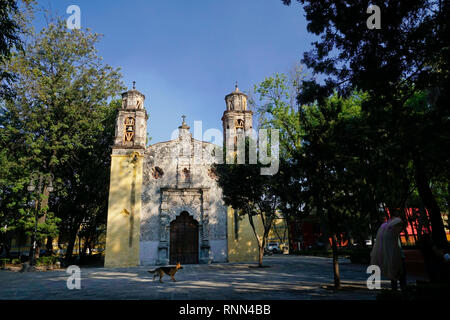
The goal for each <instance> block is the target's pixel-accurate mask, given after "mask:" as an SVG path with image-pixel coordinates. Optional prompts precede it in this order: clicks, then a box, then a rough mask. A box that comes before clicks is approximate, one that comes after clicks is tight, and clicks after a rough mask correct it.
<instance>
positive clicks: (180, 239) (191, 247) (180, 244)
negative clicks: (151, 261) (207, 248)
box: [169, 211, 198, 264]
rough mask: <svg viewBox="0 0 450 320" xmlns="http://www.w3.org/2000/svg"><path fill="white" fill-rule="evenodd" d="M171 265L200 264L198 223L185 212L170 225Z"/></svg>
mask: <svg viewBox="0 0 450 320" xmlns="http://www.w3.org/2000/svg"><path fill="white" fill-rule="evenodd" d="M169 259H170V260H169V263H170V264H175V263H177V262H181V264H196V263H198V222H197V221H195V219H194V218H193V217H191V216H190V215H189V213H187V212H186V211H183V212H182V213H181V214H180V215H179V216H178V217H177V218H176V219H175V220H174V221H172V222H171V223H170V258H169Z"/></svg>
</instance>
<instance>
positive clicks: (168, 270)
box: [148, 262, 183, 283]
mask: <svg viewBox="0 0 450 320" xmlns="http://www.w3.org/2000/svg"><path fill="white" fill-rule="evenodd" d="M179 269H183V267H182V266H181V264H180V263H179V262H178V263H177V265H176V266H167V267H159V268H156V269H155V270H148V272H149V273H153V281H154V280H155V277H156V276H158V275H159V282H161V283H162V282H163V281H162V277H163V276H164V274H167V275H168V276H170V277H171V278H172V280H173V281H177V280H175V278H174V276H175V273H177V271H178V270H179Z"/></svg>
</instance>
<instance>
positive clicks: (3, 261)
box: [0, 258, 10, 268]
mask: <svg viewBox="0 0 450 320" xmlns="http://www.w3.org/2000/svg"><path fill="white" fill-rule="evenodd" d="M9 262H10V260H9V259H8V258H1V259H0V267H1V268H3V267H4V266H5V265H6V264H8V263H9Z"/></svg>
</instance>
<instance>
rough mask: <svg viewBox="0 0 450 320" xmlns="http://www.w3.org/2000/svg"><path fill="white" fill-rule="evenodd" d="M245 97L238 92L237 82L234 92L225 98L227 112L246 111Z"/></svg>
mask: <svg viewBox="0 0 450 320" xmlns="http://www.w3.org/2000/svg"><path fill="white" fill-rule="evenodd" d="M247 98H248V97H247V95H246V94H245V93H243V92H241V91H239V88H238V85H237V82H236V85H235V86H234V91H233V92H231V93H230V94H227V95H226V96H225V101H226V103H227V111H245V110H247Z"/></svg>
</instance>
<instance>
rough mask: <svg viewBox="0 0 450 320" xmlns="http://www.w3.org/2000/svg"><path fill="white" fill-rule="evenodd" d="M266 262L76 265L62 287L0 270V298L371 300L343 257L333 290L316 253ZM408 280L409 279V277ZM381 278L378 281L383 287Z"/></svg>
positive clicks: (361, 273)
mask: <svg viewBox="0 0 450 320" xmlns="http://www.w3.org/2000/svg"><path fill="white" fill-rule="evenodd" d="M264 262H265V265H267V266H269V267H267V268H262V269H261V268H253V267H252V266H254V264H231V263H229V264H227V263H224V264H211V265H185V266H184V269H182V270H180V271H179V272H178V273H177V274H176V279H177V282H172V281H171V280H170V277H168V276H165V277H164V278H163V280H164V283H159V281H157V280H155V281H153V279H152V275H151V274H149V273H148V272H147V270H149V269H152V267H151V266H147V267H133V268H82V269H81V289H80V290H69V289H67V285H66V282H67V278H68V277H69V275H68V274H66V272H65V270H58V271H47V272H29V273H20V272H11V271H4V270H2V271H0V299H16V300H17V299H20V300H22V299H50V300H53V299H83V300H84V299H87V300H95V299H171V300H185V299H187V300H190V299H195V300H197V299H198V300H209V299H213V300H235V299H243V300H251V299H263V300H265V299H270V300H278V299H283V300H292V299H303V300H311V299H313V300H316V299H320V300H323V299H326V300H327V299H332V300H334V299H345V300H348V299H350V300H355V299H356V300H361V299H362V300H373V299H375V296H376V294H377V292H376V291H373V290H368V289H367V288H366V280H367V277H368V274H366V266H364V265H358V264H351V263H350V262H349V261H346V260H343V261H341V264H340V271H341V280H342V282H343V284H344V286H345V285H349V286H351V288H349V289H348V290H343V291H341V292H338V293H335V292H333V291H332V290H329V289H326V288H324V287H323V286H324V285H332V283H333V271H332V270H333V269H332V261H331V259H328V258H322V257H301V256H283V255H274V256H269V257H265V259H264ZM408 281H409V282H414V281H415V279H414V278H411V277H409V278H408ZM388 285H389V284H388V282H387V281H382V287H388Z"/></svg>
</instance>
